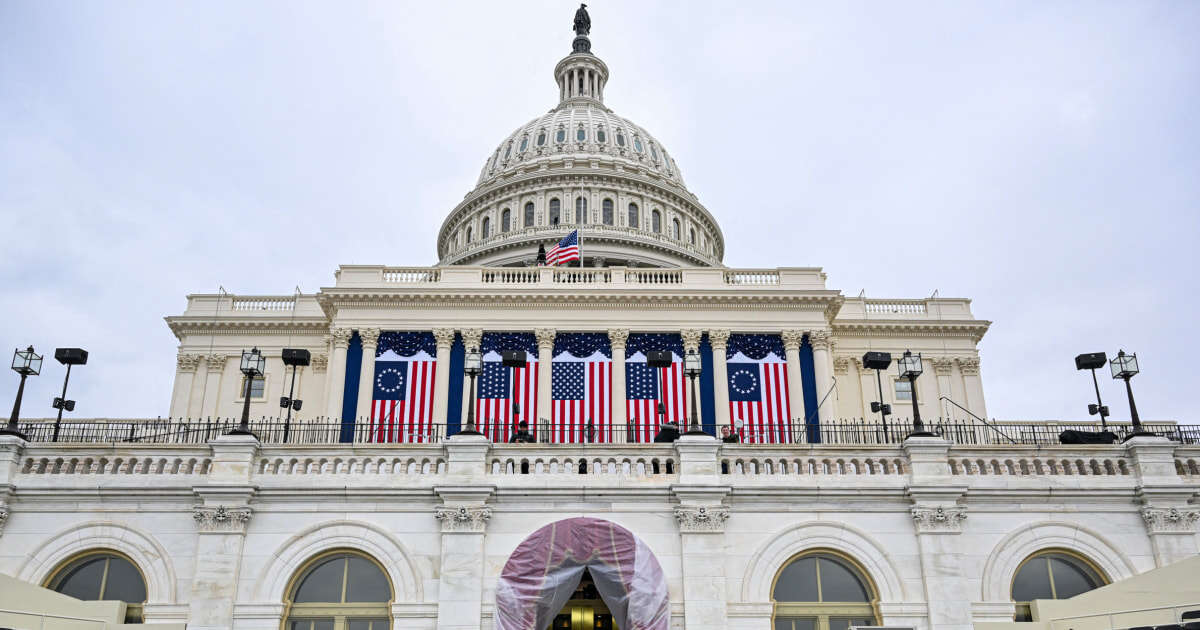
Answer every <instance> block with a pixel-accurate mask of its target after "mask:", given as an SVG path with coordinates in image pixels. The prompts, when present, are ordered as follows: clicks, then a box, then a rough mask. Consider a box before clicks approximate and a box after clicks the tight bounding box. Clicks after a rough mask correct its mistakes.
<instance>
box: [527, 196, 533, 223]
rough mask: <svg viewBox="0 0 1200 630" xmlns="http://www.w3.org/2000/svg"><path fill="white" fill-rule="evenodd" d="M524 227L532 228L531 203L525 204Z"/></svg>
mask: <svg viewBox="0 0 1200 630" xmlns="http://www.w3.org/2000/svg"><path fill="white" fill-rule="evenodd" d="M525 227H533V202H532V201H530V202H527V203H526V204H525Z"/></svg>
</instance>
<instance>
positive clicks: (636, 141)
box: [633, 136, 645, 153]
mask: <svg viewBox="0 0 1200 630" xmlns="http://www.w3.org/2000/svg"><path fill="white" fill-rule="evenodd" d="M633 150H634V151H637V152H638V153H641V152H643V151H645V148H644V147H643V146H642V139H641V138H639V137H637V136H634V137H633Z"/></svg>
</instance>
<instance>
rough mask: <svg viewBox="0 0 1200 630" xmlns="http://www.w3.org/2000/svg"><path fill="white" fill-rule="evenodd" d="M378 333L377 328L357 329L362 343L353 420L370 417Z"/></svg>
mask: <svg viewBox="0 0 1200 630" xmlns="http://www.w3.org/2000/svg"><path fill="white" fill-rule="evenodd" d="M379 332H380V331H379V329H378V328H359V329H358V338H359V340H360V341H362V364H361V365H360V366H359V372H358V401H357V402H356V403H355V405H354V418H355V420H360V419H364V418H369V417H371V397H372V395H373V394H374V392H375V349H376V348H378V347H379Z"/></svg>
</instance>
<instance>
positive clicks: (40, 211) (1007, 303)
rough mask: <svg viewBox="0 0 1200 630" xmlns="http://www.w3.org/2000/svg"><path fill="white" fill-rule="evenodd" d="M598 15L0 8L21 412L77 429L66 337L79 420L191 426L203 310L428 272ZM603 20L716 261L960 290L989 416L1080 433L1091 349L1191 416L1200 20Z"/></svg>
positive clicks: (691, 10) (7, 1)
mask: <svg viewBox="0 0 1200 630" xmlns="http://www.w3.org/2000/svg"><path fill="white" fill-rule="evenodd" d="M577 6H578V5H577V4H576V3H573V2H549V1H543V2H516V1H505V2H472V3H467V2H411V3H407V2H354V1H349V2H293V1H287V2H283V1H278V2H272V1H259V2H240V1H238V2H228V1H204V2H178V1H177V2H162V1H146V2H126V1H117V0H109V1H106V2H75V1H62V0H37V1H33V0H27V1H15V0H0V238H2V242H0V350H3V349H5V348H16V347H21V348H24V347H25V346H27V345H29V344H33V345H34V346H35V348H37V350H38V351H39V352H45V353H46V364H45V367H44V368H43V371H42V375H41V376H38V377H33V378H31V379H30V380H29V382H28V385H27V386H26V391H25V402H24V406H23V410H22V416H24V417H45V416H49V415H51V414H52V412H53V410H52V409H51V408H50V401H51V399H52V398H53V397H54V396H56V395H58V390H59V389H60V388H61V386H62V376H63V373H64V368H63V366H60V365H59V364H57V363H56V362H54V361H53V359H52V355H53V349H54V348H55V347H64V346H78V347H83V348H86V349H87V350H89V352H90V353H91V357H90V360H89V363H88V365H86V366H83V367H80V368H77V369H75V370H73V372H72V381H71V388H70V392H69V396H68V397H69V398H72V399H75V400H77V401H78V407H77V410H76V412H75V414H74V416H75V417H81V418H88V417H154V416H160V415H161V416H166V415H167V414H168V412H169V409H168V407H169V402H170V396H171V386H172V382H173V379H174V374H175V354H176V351H177V344H178V342H177V340H176V339H175V338H174V336H173V335H172V334H171V332H170V331H169V330H168V329H167V326H166V324H165V323H164V321H163V317H164V316H167V315H172V314H180V313H182V312H183V310H184V308H185V306H186V295H187V294H189V293H213V292H216V291H217V290H218V287H224V288H225V289H226V290H228V291H231V292H234V293H248V294H289V293H291V292H292V291H293V290H294V287H297V286H299V287H300V288H301V289H302V290H303V291H305V292H313V291H315V290H317V289H319V288H320V287H322V286H331V285H332V284H333V271H334V270H335V269H336V267H337V265H338V264H350V263H370V264H389V265H428V264H433V263H435V262H436V260H437V257H436V251H435V245H434V244H435V238H436V231H437V228H438V227H439V225H440V223H441V221H442V219H443V218H444V217H445V215H446V214H447V213H448V212H449V211H450V210H451V209H452V208H453V207H454V206H455V204H456V203H458V202H459V201H460V200H461V199H462V198H463V195H465V194H466V193H468V192H469V191H470V190H471V189H472V188H473V187H474V185H475V181H476V178H477V177H478V174H479V170H480V168H481V167H482V166H483V163H484V161H485V159H486V158H487V157H488V156H490V154H491V153H492V151H494V150H495V148H496V146H497V144H498V143H499V142H500V141H501V140H503V139H504V138H505V137H506V136H507V135H508V134H510V133H511V132H512V131H513V130H514V129H515V128H517V127H518V126H519V125H521V124H523V123H525V122H526V121H528V120H530V119H532V118H534V117H535V116H537V115H539V114H541V113H543V112H545V111H547V110H548V109H549V108H551V107H552V106H554V105H555V104H556V102H557V96H558V93H557V88H556V86H555V84H554V79H553V76H552V71H553V68H554V64H555V63H556V62H557V61H558V60H559V59H560V58H562V57H563V56H565V55H566V54H567V53H568V52H569V51H570V45H571V39H572V37H573V33H572V32H571V22H572V17H573V15H574V11H575V9H576V7H577ZM588 7H589V11H590V13H591V18H592V35H591V39H592V42H593V52H594V53H595V54H597V55H598V56H600V57H601V58H602V59H603V60H604V61H605V62H606V63H607V64H608V66H609V69H610V71H611V77H610V80H609V83H608V86H607V88H606V92H605V102H606V104H607V105H608V106H610V107H612V108H613V109H614V110H615V111H616V112H617V113H618V114H620V115H622V116H625V117H627V118H629V119H631V120H633V121H635V122H637V123H638V124H639V125H641V126H643V127H645V128H646V129H648V130H650V131H651V133H653V134H654V135H655V136H656V137H657V138H658V139H659V140H661V141H662V143H663V144H664V146H666V147H667V148H668V150H669V151H670V153H671V155H672V156H674V157H675V158H676V159H677V160H678V162H679V166H680V169H681V171H682V173H683V177H684V179H685V181H686V182H687V184H688V187H689V189H690V190H691V191H692V192H694V193H696V194H697V195H699V197H700V200H701V202H702V203H703V204H704V205H705V206H706V207H707V208H708V209H709V211H710V212H712V214H713V215H714V216H715V217H716V218H717V220H718V221H720V222H721V226H722V229H723V230H724V236H725V242H726V255H725V263H726V264H727V265H730V266H735V267H789V266H820V267H823V268H824V269H825V271H826V272H827V274H828V282H829V286H830V287H831V288H836V289H839V290H841V291H842V292H843V293H844V294H845V295H846V296H848V297H853V296H857V295H858V294H859V292H860V291H865V292H866V295H867V296H868V297H878V298H884V297H904V298H920V297H926V296H929V295H932V294H933V293H934V291H937V292H938V295H940V296H942V297H968V298H971V299H972V300H973V302H972V310H973V312H974V314H975V316H976V317H978V318H981V319H986V320H989V321H992V322H993V324H992V327H991V329H990V330H989V332H988V333H987V335H986V336H985V338H984V339H983V341H982V342H981V343H980V345H979V349H980V353H981V360H982V366H981V373H982V376H983V383H984V392H985V397H986V401H987V407H988V413H989V415H990V416H993V417H996V418H999V419H1003V420H1043V419H1074V420H1079V419H1083V418H1086V417H1087V414H1086V405H1087V403H1088V402H1090V401H1091V400H1092V398H1093V394H1092V384H1091V382H1090V377H1089V376H1088V375H1087V373H1085V372H1083V373H1081V372H1077V371H1076V370H1075V368H1074V363H1073V358H1074V356H1075V355H1076V354H1079V353H1082V352H1094V351H1105V352H1107V353H1108V354H1109V355H1110V356H1112V355H1114V354H1115V353H1116V352H1117V350H1118V349H1122V348H1123V349H1125V350H1126V351H1128V352H1137V354H1138V359H1139V361H1140V363H1141V367H1142V370H1143V371H1142V374H1140V375H1138V376H1137V377H1136V378H1135V379H1134V380H1133V387H1134V390H1135V394H1136V396H1137V405H1138V410H1139V412H1140V415H1141V416H1142V419H1143V420H1177V421H1179V422H1181V423H1191V424H1200V411H1197V409H1198V405H1197V403H1196V396H1197V392H1198V391H1200V387H1198V383H1197V373H1198V371H1197V369H1196V368H1195V367H1194V365H1195V364H1196V363H1197V361H1200V347H1197V344H1198V339H1197V336H1198V335H1197V330H1198V329H1197V325H1196V323H1195V320H1196V319H1197V313H1200V298H1198V297H1197V288H1198V281H1197V270H1198V268H1200V255H1198V254H1197V249H1196V240H1197V237H1200V218H1198V216H1200V116H1197V115H1196V113H1197V112H1200V37H1197V36H1196V34H1197V33H1198V32H1200V2H1193V1H1188V0H1179V1H1174V2H1157V1H1152V0H1144V1H1139V2H1123V1H1122V2H1118V1H1112V2H1105V1H1091V2H1062V1H1059V2H1056V1H1043V0H1036V1H1035V0H1022V1H1017V0H1006V1H996V2H959V1H947V2H933V1H929V2H853V1H851V2H826V3H813V2H795V1H794V0H789V1H786V2H767V1H765V0H764V1H756V2H736V3H735V2H729V1H722V2H701V1H696V0H689V1H687V2H683V1H676V2H647V1H644V0H642V1H632V0H630V1H622V0H594V1H593V2H589V5H588ZM735 218H736V220H735ZM4 351H5V352H7V350H4ZM6 356H7V355H6ZM8 374H9V375H8V376H6V377H3V379H0V401H11V397H12V396H14V395H15V392H16V388H17V383H18V377H17V376H16V375H15V374H14V373H11V372H8ZM1101 376H1104V375H1103V374H1101ZM1123 389H1124V388H1123V386H1122V384H1121V383H1120V382H1116V381H1112V380H1111V379H1109V378H1104V379H1103V380H1102V382H1101V393H1102V394H1103V395H1104V397H1105V402H1106V403H1108V404H1109V406H1110V407H1111V408H1112V412H1113V418H1114V419H1115V420H1126V419H1127V418H1128V406H1127V403H1126V402H1125V400H1124V391H1123ZM4 404H8V402H5V403H4ZM6 409H7V408H6Z"/></svg>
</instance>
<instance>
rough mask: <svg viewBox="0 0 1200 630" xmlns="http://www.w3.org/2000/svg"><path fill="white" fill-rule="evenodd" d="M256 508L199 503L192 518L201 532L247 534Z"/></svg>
mask: <svg viewBox="0 0 1200 630" xmlns="http://www.w3.org/2000/svg"><path fill="white" fill-rule="evenodd" d="M253 514H254V510H252V509H250V508H249V507H246V506H235V507H226V506H224V505H215V506H214V505H197V506H196V507H194V508H192V518H193V519H195V521H196V527H197V528H198V529H199V530H200V531H201V532H219V533H234V534H245V533H246V526H248V525H249V524H250V517H251V516H252V515H253Z"/></svg>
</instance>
